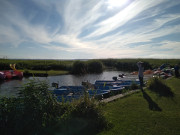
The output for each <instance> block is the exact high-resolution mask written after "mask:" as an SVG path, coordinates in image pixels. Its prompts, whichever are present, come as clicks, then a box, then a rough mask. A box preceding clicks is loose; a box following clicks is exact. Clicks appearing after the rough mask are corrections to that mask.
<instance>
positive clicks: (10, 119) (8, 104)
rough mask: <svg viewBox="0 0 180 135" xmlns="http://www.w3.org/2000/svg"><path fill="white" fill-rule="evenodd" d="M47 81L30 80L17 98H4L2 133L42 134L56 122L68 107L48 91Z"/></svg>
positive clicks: (0, 111) (0, 116) (1, 118)
mask: <svg viewBox="0 0 180 135" xmlns="http://www.w3.org/2000/svg"><path fill="white" fill-rule="evenodd" d="M48 88H49V87H48V85H47V83H45V82H37V81H35V80H32V81H30V82H29V83H27V84H26V85H25V87H24V88H22V89H21V90H20V92H21V93H20V96H19V97H17V98H2V99H1V102H0V108H1V110H0V120H1V122H0V125H1V126H0V129H1V133H2V134H29V135H31V134H41V132H43V131H44V129H45V128H47V127H49V126H50V125H51V124H52V123H56V121H57V119H58V117H60V116H61V115H63V114H64V112H65V111H66V108H64V106H63V105H61V104H59V103H58V102H57V101H56V99H55V98H54V97H53V96H52V94H51V93H49V91H48Z"/></svg>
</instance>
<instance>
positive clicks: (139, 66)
mask: <svg viewBox="0 0 180 135" xmlns="http://www.w3.org/2000/svg"><path fill="white" fill-rule="evenodd" d="M137 66H138V68H139V71H138V77H139V81H140V87H141V89H142V88H143V85H144V83H143V77H144V75H143V72H144V66H143V62H141V61H139V62H138V63H137Z"/></svg>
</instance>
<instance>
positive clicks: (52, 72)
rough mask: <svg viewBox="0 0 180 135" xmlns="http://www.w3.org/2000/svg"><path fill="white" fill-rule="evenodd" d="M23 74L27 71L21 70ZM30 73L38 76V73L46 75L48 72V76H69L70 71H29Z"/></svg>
mask: <svg viewBox="0 0 180 135" xmlns="http://www.w3.org/2000/svg"><path fill="white" fill-rule="evenodd" d="M20 71H21V72H24V71H25V70H20ZM28 72H29V73H32V74H36V73H42V74H45V73H46V72H47V74H48V75H50V76H51V75H65V74H69V72H68V71H65V70H48V71H43V70H28Z"/></svg>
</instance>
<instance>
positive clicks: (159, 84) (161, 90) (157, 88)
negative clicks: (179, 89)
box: [147, 77, 174, 97]
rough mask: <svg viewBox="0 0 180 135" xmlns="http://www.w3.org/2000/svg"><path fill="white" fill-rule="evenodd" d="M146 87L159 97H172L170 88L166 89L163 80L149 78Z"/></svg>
mask: <svg viewBox="0 0 180 135" xmlns="http://www.w3.org/2000/svg"><path fill="white" fill-rule="evenodd" d="M147 87H148V88H149V89H150V90H152V91H154V92H156V93H157V94H158V95H159V96H165V97H172V96H174V94H173V92H172V91H171V89H170V87H168V86H167V85H166V83H165V81H164V80H162V79H161V78H158V77H154V78H151V79H150V80H149V81H148V84H147Z"/></svg>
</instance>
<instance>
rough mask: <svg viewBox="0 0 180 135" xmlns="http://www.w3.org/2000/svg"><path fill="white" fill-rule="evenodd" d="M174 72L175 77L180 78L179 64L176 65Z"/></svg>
mask: <svg viewBox="0 0 180 135" xmlns="http://www.w3.org/2000/svg"><path fill="white" fill-rule="evenodd" d="M174 70H175V76H176V77H179V66H178V65H177V64H176V65H175V67H174Z"/></svg>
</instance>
